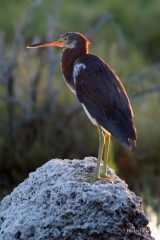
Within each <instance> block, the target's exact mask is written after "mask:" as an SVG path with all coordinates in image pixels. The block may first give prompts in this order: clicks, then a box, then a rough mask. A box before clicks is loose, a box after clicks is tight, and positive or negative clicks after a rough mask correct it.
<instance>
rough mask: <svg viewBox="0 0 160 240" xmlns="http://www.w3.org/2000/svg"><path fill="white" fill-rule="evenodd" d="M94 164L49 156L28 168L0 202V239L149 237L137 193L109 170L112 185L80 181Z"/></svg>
mask: <svg viewBox="0 0 160 240" xmlns="http://www.w3.org/2000/svg"><path fill="white" fill-rule="evenodd" d="M95 166H96V159H95V158H92V157H88V158H85V159H84V160H59V159H54V160H51V161H49V162H47V163H46V164H44V165H43V166H42V167H40V168H38V169H37V170H36V172H33V173H31V174H30V175H29V178H28V179H26V180H25V181H24V182H23V183H21V184H20V185H19V186H18V187H16V188H15V189H14V191H13V192H12V193H11V194H10V195H8V196H7V197H5V198H4V199H3V200H2V202H1V203H0V239H3V240H14V239H21V240H29V239H30V240H45V239H48V240H52V239H55V240H63V239H66V240H93V239H94V240H95V239H99V240H103V239H107V240H110V239H112V240H118V239H122V240H125V239H126V240H132V239H134V240H138V239H153V238H152V237H151V235H150V230H149V228H148V227H147V224H148V220H147V218H146V216H145V215H144V212H143V209H142V200H141V198H140V197H137V196H136V195H135V194H134V193H133V192H131V191H130V190H129V189H128V187H127V185H126V184H125V182H124V181H122V180H121V179H119V178H118V177H117V176H116V175H115V174H114V172H113V171H112V170H110V169H109V175H110V177H112V178H114V180H115V184H110V183H108V182H105V181H97V182H95V183H92V184H91V183H87V182H85V181H83V176H84V175H85V174H91V173H93V171H94V169H95ZM80 180H82V181H80Z"/></svg>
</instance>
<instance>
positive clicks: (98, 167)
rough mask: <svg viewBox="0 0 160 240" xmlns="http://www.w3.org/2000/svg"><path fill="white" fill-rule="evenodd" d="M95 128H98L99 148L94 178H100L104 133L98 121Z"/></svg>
mask: <svg viewBox="0 0 160 240" xmlns="http://www.w3.org/2000/svg"><path fill="white" fill-rule="evenodd" d="M97 128H98V134H99V150H98V162H97V168H96V175H95V180H97V179H99V178H100V165H101V159H102V156H103V149H104V144H105V138H104V133H103V131H102V129H101V126H100V125H99V124H98V123H97Z"/></svg>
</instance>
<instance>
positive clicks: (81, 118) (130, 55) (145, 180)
mask: <svg viewBox="0 0 160 240" xmlns="http://www.w3.org/2000/svg"><path fill="white" fill-rule="evenodd" d="M30 2H31V0H26V1H18V0H12V1H9V0H0V16H1V21H0V29H1V31H4V33H5V46H6V52H7V55H8V56H9V55H10V54H11V53H10V51H11V46H12V41H13V39H14V36H15V31H16V27H17V25H18V24H19V22H20V20H21V19H22V17H23V15H24V12H25V11H26V9H27V8H28V6H29V4H30ZM58 2H61V4H60V9H59V11H60V13H59V16H58V19H57V21H56V24H55V26H54V37H55V38H56V37H58V36H59V35H60V34H62V33H65V32H68V31H78V32H82V33H83V34H87V33H89V32H90V30H92V29H93V28H94V26H95V24H96V23H97V22H98V21H99V19H101V17H102V16H103V15H106V14H108V13H109V14H112V16H113V20H112V21H111V22H108V23H106V24H104V25H103V26H102V27H101V28H100V29H99V30H98V31H97V32H96V33H95V34H93V36H92V37H91V39H90V41H91V46H90V51H91V52H92V53H93V54H96V55H98V56H99V57H101V58H103V59H104V60H105V61H107V62H108V63H109V65H110V66H111V67H112V68H113V69H115V71H116V72H117V74H118V75H119V76H120V78H121V79H122V81H123V83H124V85H125V87H126V90H127V92H128V93H129V95H130V97H131V102H132V106H133V109H134V113H135V123H136V126H137V132H138V141H137V147H136V148H133V150H132V151H128V150H126V149H124V148H123V147H121V146H120V145H119V143H117V142H116V141H115V140H113V142H112V150H111V152H110V161H111V165H112V166H116V167H118V172H119V175H120V176H121V177H123V178H124V179H125V180H127V182H128V184H129V185H130V187H131V188H132V189H133V190H134V191H137V192H138V193H140V192H142V191H143V193H144V192H145V193H146V196H147V197H148V196H149V198H150V199H151V198H152V197H153V196H155V197H160V190H159V189H160V174H159V173H160V152H159V146H160V110H159V100H160V98H159V92H158V93H157V91H152V89H159V87H160V84H159V83H160V81H159V76H160V75H159V73H160V68H158V67H157V68H154V64H158V63H159V59H160V28H159V23H160V1H157V0H152V1H149V0H134V1H128V0H121V1H119V0H112V1H111V0H110V1H105V0H99V1H96V0H81V1H77V0H68V1H62V0H61V1H53V0H52V1H51V0H48V1H42V4H41V5H40V7H39V8H37V9H36V10H35V11H34V14H33V15H32V18H31V17H30V15H29V13H28V15H27V16H28V20H30V24H29V27H28V28H27V29H26V30H25V33H24V36H25V43H24V44H26V45H27V44H28V43H32V41H33V39H34V37H37V36H41V38H42V39H43V40H46V32H47V22H48V19H49V17H54V15H55V14H56V11H57V10H56V4H57V3H58ZM30 18H31V19H30ZM29 51H31V50H26V49H25V48H21V49H20V52H19V55H18V61H17V67H16V68H15V70H14V78H15V79H16V83H18V84H19V85H20V86H23V88H25V89H30V88H31V85H30V82H29V80H28V79H29V76H30V77H31V76H32V75H34V74H33V73H35V69H37V68H38V56H42V55H43V58H44V59H45V61H43V66H42V67H43V72H42V75H41V81H40V84H39V86H38V99H37V101H36V103H35V105H34V106H32V111H33V112H34V113H35V115H34V118H32V119H30V118H29V117H28V118H27V120H26V116H25V117H24V115H25V114H24V112H23V111H22V110H21V109H20V107H18V106H17V105H15V106H14V109H13V113H12V121H13V122H14V124H13V125H12V131H11V132H10V134H8V127H9V126H10V122H9V109H8V103H6V102H5V101H1V102H0V118H1V125H0V131H1V134H0V170H1V175H0V176H1V180H0V184H1V189H2V193H1V194H2V195H5V194H6V193H7V192H8V191H10V190H11V188H12V187H13V186H15V185H16V184H17V183H18V182H21V181H22V179H24V178H25V177H26V176H27V175H28V173H29V172H30V171H33V170H35V169H36V168H37V167H38V166H40V165H42V164H43V163H44V162H46V161H47V160H49V159H51V158H56V157H58V158H71V159H72V158H84V157H85V156H89V155H93V156H96V154H97V147H98V137H97V130H96V128H94V126H92V125H91V124H90V122H89V120H88V119H87V117H86V116H85V114H84V113H83V112H82V111H77V112H76V113H75V114H73V115H72V114H71V113H72V112H73V113H74V109H75V108H77V107H78V106H79V105H78V101H77V100H76V99H75V97H74V96H73V95H72V93H70V92H69V90H68V89H67V88H66V86H65V84H64V82H63V79H62V76H61V74H60V67H59V52H60V51H61V50H60V49H58V50H55V52H54V54H55V55H56V63H55V66H56V73H55V75H54V79H53V82H52V89H53V91H54V92H55V94H56V93H57V92H58V95H57V98H56V99H55V104H54V107H53V108H52V109H51V110H50V111H48V110H47V109H45V112H44V107H43V106H42V105H43V100H44V97H45V96H44V94H46V93H45V91H44V88H45V82H46V79H47V74H48V65H47V62H48V56H47V50H39V51H38V52H37V53H36V54H34V53H33V55H32V53H31V52H29ZM26 52H27V53H26ZM26 54H30V55H29V58H28V60H29V61H28V62H26V61H25V58H26ZM4 64H6V63H4ZM149 66H151V67H150V70H149V71H148V72H147V71H146V72H147V73H146V74H144V76H141V75H139V74H140V73H141V72H143V70H144V69H147V68H148V67H149ZM152 66H153V68H152ZM28 69H30V72H28ZM144 72H145V71H144ZM142 75H143V74H142ZM133 76H139V79H138V80H137V81H132V80H131V77H133ZM153 87H155V88H153ZM14 90H15V93H16V95H18V96H19V97H20V98H21V99H23V100H24V101H26V102H27V101H29V98H28V95H27V92H26V93H24V92H23V91H21V90H20V88H17V87H15V89H14ZM5 93H6V86H5V84H1V85H0V96H1V95H4V94H5ZM70 114H71V116H70Z"/></svg>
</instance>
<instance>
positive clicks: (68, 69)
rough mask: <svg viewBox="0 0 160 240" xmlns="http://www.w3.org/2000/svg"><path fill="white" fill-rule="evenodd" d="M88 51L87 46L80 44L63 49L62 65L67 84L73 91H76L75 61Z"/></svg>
mask: <svg viewBox="0 0 160 240" xmlns="http://www.w3.org/2000/svg"><path fill="white" fill-rule="evenodd" d="M87 53H88V47H87V46H79V47H78V48H76V47H75V48H66V49H64V50H63V53H62V59H61V67H62V73H63V76H64V79H65V81H66V83H67V85H68V86H69V87H70V88H71V91H73V92H74V91H75V85H74V79H73V67H74V63H75V61H76V60H77V59H78V58H79V57H80V56H83V55H85V54H87Z"/></svg>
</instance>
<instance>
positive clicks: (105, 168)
mask: <svg viewBox="0 0 160 240" xmlns="http://www.w3.org/2000/svg"><path fill="white" fill-rule="evenodd" d="M110 137H111V135H110V133H108V132H105V147H104V156H103V157H104V163H103V172H102V175H101V177H102V178H105V179H106V180H107V181H108V182H110V183H114V181H113V179H111V178H110V177H108V176H107V168H108V154H109V145H110Z"/></svg>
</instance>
